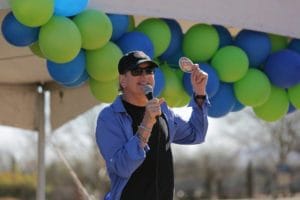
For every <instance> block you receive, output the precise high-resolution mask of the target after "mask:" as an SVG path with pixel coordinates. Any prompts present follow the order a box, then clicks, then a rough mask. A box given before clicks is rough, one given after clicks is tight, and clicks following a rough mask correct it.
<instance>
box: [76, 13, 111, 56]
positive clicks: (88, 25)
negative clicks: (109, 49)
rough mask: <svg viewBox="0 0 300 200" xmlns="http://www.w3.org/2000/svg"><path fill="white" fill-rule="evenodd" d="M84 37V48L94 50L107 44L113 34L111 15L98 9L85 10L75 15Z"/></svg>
mask: <svg viewBox="0 0 300 200" xmlns="http://www.w3.org/2000/svg"><path fill="white" fill-rule="evenodd" d="M73 21H74V22H75V24H76V25H77V26H78V29H79V31H80V33H81V37H82V48H84V49H88V50H93V49H98V48H101V47H103V46H105V45H106V44H107V42H108V41H109V40H110V38H111V35H112V24H111V21H110V19H109V17H108V16H107V15H106V14H105V13H104V12H101V11H98V10H85V11H83V12H81V13H80V14H78V15H77V16H76V17H74V19H73Z"/></svg>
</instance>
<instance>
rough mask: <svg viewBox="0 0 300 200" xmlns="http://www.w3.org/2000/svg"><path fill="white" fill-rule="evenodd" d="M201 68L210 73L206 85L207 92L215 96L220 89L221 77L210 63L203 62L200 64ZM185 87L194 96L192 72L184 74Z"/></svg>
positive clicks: (208, 94)
mask: <svg viewBox="0 0 300 200" xmlns="http://www.w3.org/2000/svg"><path fill="white" fill-rule="evenodd" d="M199 66H200V68H201V69H202V70H203V71H205V72H206V73H207V74H208V81H207V85H206V93H207V96H208V97H209V98H211V97H213V96H214V95H215V94H216V93H217V92H218V90H219V86H220V79H219V77H218V74H217V72H216V70H215V69H214V68H213V67H211V66H210V65H209V64H206V63H201V64H199ZM183 87H184V89H185V91H186V92H187V93H188V94H189V95H190V96H192V94H193V87H192V84H191V74H190V73H184V75H183Z"/></svg>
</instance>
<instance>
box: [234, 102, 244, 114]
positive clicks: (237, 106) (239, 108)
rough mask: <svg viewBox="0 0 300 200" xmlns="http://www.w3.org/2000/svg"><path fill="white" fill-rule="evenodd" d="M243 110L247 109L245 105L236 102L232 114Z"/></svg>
mask: <svg viewBox="0 0 300 200" xmlns="http://www.w3.org/2000/svg"><path fill="white" fill-rule="evenodd" d="M243 108H245V105H243V104H242V103H241V102H239V101H238V100H236V101H235V104H234V106H233V108H232V110H231V112H237V111H240V110H242V109H243Z"/></svg>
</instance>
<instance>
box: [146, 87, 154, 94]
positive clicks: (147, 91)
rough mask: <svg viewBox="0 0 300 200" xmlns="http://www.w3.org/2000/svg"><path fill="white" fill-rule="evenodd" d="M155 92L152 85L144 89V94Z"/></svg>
mask: <svg viewBox="0 0 300 200" xmlns="http://www.w3.org/2000/svg"><path fill="white" fill-rule="evenodd" d="M152 92H153V87H152V86H151V85H145V87H144V93H145V94H149V93H152Z"/></svg>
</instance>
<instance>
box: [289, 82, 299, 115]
mask: <svg viewBox="0 0 300 200" xmlns="http://www.w3.org/2000/svg"><path fill="white" fill-rule="evenodd" d="M288 95H289V99H290V101H291V103H292V104H293V106H295V108H297V109H300V84H298V85H295V86H293V87H290V88H289V89H288Z"/></svg>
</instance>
